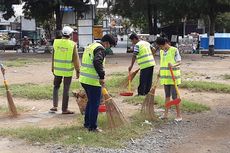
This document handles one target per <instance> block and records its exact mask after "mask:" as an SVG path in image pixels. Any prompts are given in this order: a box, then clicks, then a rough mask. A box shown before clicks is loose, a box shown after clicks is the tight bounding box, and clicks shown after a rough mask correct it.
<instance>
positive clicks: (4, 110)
mask: <svg viewBox="0 0 230 153" xmlns="http://www.w3.org/2000/svg"><path fill="white" fill-rule="evenodd" d="M27 110H28V109H27V108H26V107H22V106H17V111H19V112H25V111H27ZM8 112H9V108H8V107H7V106H0V114H5V113H8Z"/></svg>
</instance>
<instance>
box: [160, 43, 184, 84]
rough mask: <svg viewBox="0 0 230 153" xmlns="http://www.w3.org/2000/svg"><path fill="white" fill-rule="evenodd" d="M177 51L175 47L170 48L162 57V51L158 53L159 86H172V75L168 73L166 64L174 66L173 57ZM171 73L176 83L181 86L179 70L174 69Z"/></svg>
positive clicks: (177, 68)
mask: <svg viewBox="0 0 230 153" xmlns="http://www.w3.org/2000/svg"><path fill="white" fill-rule="evenodd" d="M176 51H177V49H176V48H175V47H170V48H169V49H168V51H167V54H166V55H164V51H163V50H161V51H160V77H161V81H160V82H161V85H173V80H172V75H171V73H170V70H169V67H168V63H171V64H176V61H175V55H176ZM173 73H174V76H175V78H176V83H177V84H181V76H180V68H179V67H174V68H173Z"/></svg>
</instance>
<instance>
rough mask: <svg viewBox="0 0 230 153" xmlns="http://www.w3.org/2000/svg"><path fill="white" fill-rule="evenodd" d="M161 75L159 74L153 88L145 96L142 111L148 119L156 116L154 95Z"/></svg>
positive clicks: (153, 118)
mask: <svg viewBox="0 0 230 153" xmlns="http://www.w3.org/2000/svg"><path fill="white" fill-rule="evenodd" d="M159 78H160V75H159V74H158V75H157V78H156V80H155V81H154V83H153V86H152V88H151V89H150V91H149V93H148V94H147V96H146V97H145V100H144V102H143V103H142V107H141V113H142V114H143V116H144V118H146V119H147V120H155V119H156V117H155V115H154V96H155V90H156V88H157V84H158V82H159Z"/></svg>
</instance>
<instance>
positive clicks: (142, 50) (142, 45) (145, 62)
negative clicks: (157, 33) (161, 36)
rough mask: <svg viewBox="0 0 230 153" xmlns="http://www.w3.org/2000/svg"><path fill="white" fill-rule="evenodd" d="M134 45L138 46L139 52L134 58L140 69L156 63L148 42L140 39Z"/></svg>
mask: <svg viewBox="0 0 230 153" xmlns="http://www.w3.org/2000/svg"><path fill="white" fill-rule="evenodd" d="M136 46H137V47H138V48H139V53H138V54H137V57H136V58H137V63H138V65H139V66H140V69H141V70H142V69H145V68H148V67H151V66H154V65H156V63H155V60H154V58H153V54H152V51H151V48H150V44H149V43H148V42H146V41H142V40H141V41H139V42H138V43H137V44H136Z"/></svg>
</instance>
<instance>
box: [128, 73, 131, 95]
mask: <svg viewBox="0 0 230 153" xmlns="http://www.w3.org/2000/svg"><path fill="white" fill-rule="evenodd" d="M128 81H129V82H128V83H129V84H128V91H131V74H130V71H129V76H128Z"/></svg>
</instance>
